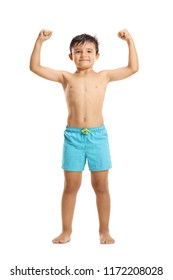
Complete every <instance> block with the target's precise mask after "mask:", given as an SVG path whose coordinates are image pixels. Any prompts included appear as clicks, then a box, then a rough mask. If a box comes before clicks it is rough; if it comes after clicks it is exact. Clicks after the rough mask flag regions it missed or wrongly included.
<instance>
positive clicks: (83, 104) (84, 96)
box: [63, 70, 107, 128]
mask: <svg viewBox="0 0 173 280" xmlns="http://www.w3.org/2000/svg"><path fill="white" fill-rule="evenodd" d="M106 85H107V82H106V79H105V75H104V71H102V72H99V73H96V72H94V71H93V70H91V71H89V72H88V73H86V72H84V73H74V74H71V73H68V72H65V74H64V83H63V88H64V93H65V97H66V102H67V108H68V119H67V124H68V125H69V126H71V127H81V128H83V127H97V126H100V125H103V123H104V121H103V116H102V107H103V101H104V96H105V91H106Z"/></svg>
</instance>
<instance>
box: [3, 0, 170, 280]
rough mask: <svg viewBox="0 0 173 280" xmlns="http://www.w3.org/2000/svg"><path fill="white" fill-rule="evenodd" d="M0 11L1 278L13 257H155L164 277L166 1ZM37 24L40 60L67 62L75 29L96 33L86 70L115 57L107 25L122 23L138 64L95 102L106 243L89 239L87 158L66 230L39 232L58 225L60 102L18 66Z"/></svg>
mask: <svg viewBox="0 0 173 280" xmlns="http://www.w3.org/2000/svg"><path fill="white" fill-rule="evenodd" d="M0 11H1V17H0V20H1V44H0V49H1V52H0V64H1V83H0V135H1V136H0V142H1V144H0V173H1V175H0V180H1V182H0V183H1V188H0V191H1V193H0V207H1V209H0V213H1V221H0V223H1V238H0V242H1V244H0V246H1V247H0V248H1V255H2V258H1V262H2V260H3V263H2V264H1V272H0V273H1V274H2V276H3V277H1V278H2V279H13V276H10V275H9V274H10V272H9V271H10V269H11V268H14V266H15V265H17V266H18V267H19V268H26V267H28V266H30V267H32V266H34V267H35V268H49V267H50V266H54V267H55V268H58V267H59V268H63V267H64V266H65V265H68V266H69V267H71V268H78V267H79V268H80V267H83V268H94V269H95V270H97V269H100V271H101V272H100V274H99V273H98V274H96V275H95V276H93V277H91V276H90V277H89V276H88V277H87V276H85V277H83V278H82V276H81V279H84V278H86V279H90V278H91V279H100V277H101V276H103V268H104V267H105V266H109V267H111V266H151V267H152V266H163V267H164V276H163V277H162V276H153V277H149V279H166V280H170V279H172V278H171V277H172V276H171V275H172V273H171V254H172V249H173V248H172V247H173V246H172V236H173V231H172V213H171V212H172V211H173V209H172V208H173V207H172V192H171V191H172V187H173V179H172V170H173V148H172V143H173V128H172V127H173V124H172V121H173V112H172V107H173V97H172V94H173V86H172V62H173V55H172V50H173V43H172V42H173V41H172V27H171V26H172V23H173V22H171V21H172V19H171V17H172V12H171V1H168V0H165V1H154V0H153V1H137V0H131V1H128V0H121V1H120V0H119V1H113V0H107V1H93V0H88V1H79V0H74V1H67V0H63V1H58V0H57V1H55V0H49V1H48V0H42V1H41V0H38V1H37V0H36V1H34V2H33V3H31V1H22V0H16V1H9V0H6V1H4V3H3V4H2V3H1V7H0ZM42 28H46V29H50V30H53V35H52V38H51V39H50V40H49V41H47V42H45V44H44V46H43V49H42V63H43V64H44V65H46V66H49V67H52V68H56V69H62V70H68V71H72V72H73V71H74V70H75V68H74V65H73V62H71V61H70V60H69V58H68V53H69V49H68V47H69V43H70V41H71V39H72V38H73V37H74V36H75V35H78V34H81V33H89V34H91V35H96V36H97V37H98V39H99V42H100V58H99V60H98V61H97V62H96V65H95V70H96V71H99V70H102V69H105V68H107V69H108V68H111V69H112V68H117V67H121V66H123V65H126V63H127V57H128V56H127V53H128V52H127V51H128V49H127V45H126V42H124V41H122V40H120V39H119V38H118V37H117V32H118V31H119V30H121V29H123V28H127V29H128V30H129V32H130V33H131V34H132V36H133V38H134V41H135V44H136V48H137V52H138V56H139V62H140V70H139V72H138V73H137V74H135V75H134V76H132V77H130V78H128V79H126V80H123V81H120V82H116V83H112V84H110V85H109V86H108V88H107V95H106V99H105V106H104V116H105V125H106V127H107V130H108V133H109V139H110V146H111V154H112V161H113V168H112V170H111V171H110V177H109V184H110V193H111V201H112V210H111V221H110V229H111V234H112V236H113V237H114V238H115V239H116V243H115V245H108V246H104V245H100V244H99V237H98V219H97V211H96V205H95V197H94V193H93V191H92V189H91V186H90V173H89V171H88V169H87V168H86V170H85V171H84V174H83V184H82V187H81V189H80V192H79V194H78V200H77V205H76V211H75V216H74V224H73V235H72V241H71V242H70V243H68V244H66V245H53V244H52V243H51V240H52V239H53V238H54V237H55V236H57V235H58V234H59V233H60V230H61V211H60V210H61V208H60V203H61V195H62V190H63V171H62V169H61V155H62V144H63V131H64V128H65V125H66V117H67V109H66V104H65V98H64V94H63V91H62V87H61V85H60V84H56V83H53V82H50V81H47V80H44V79H41V78H40V77H37V76H36V75H34V74H33V73H31V72H30V71H29V59H30V55H31V52H32V49H33V46H34V43H35V39H36V37H37V35H38V33H39V31H40V30H41V29H42ZM38 277H39V276H38ZM112 277H113V276H112ZM114 277H115V276H114ZM117 277H118V276H117ZM65 278H66V279H67V278H68V277H65ZM73 278H75V277H73V276H71V277H70V279H73ZM78 278H79V279H80V277H78ZM15 279H17V278H15ZM21 279H23V278H21ZM24 279H31V277H29V276H28V277H27V276H25V278H24ZM34 279H35V278H34ZM41 279H51V278H50V277H49V278H48V277H46V276H44V277H41ZM52 279H55V278H53V276H52ZM56 279H58V278H57V277H56ZM59 279H60V278H59ZM135 279H140V277H138V276H136V277H135ZM142 279H143V278H142ZM145 279H147V276H146V277H145Z"/></svg>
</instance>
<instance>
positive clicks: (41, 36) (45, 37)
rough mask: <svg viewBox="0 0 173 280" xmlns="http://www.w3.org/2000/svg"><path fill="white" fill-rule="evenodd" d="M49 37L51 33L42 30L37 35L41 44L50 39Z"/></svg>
mask: <svg viewBox="0 0 173 280" xmlns="http://www.w3.org/2000/svg"><path fill="white" fill-rule="evenodd" d="M51 36H52V31H50V30H46V29H42V30H41V31H40V33H39V35H38V39H39V40H41V41H42V42H44V41H46V40H48V39H50V37H51Z"/></svg>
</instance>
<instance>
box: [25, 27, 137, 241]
mask: <svg viewBox="0 0 173 280" xmlns="http://www.w3.org/2000/svg"><path fill="white" fill-rule="evenodd" d="M51 35H52V32H51V31H48V30H42V31H41V32H40V33H39V36H38V38H37V40H36V43H35V46H34V49H33V52H32V55H31V60H30V70H31V71H33V72H34V73H35V74H37V75H39V76H41V77H43V78H45V79H48V80H51V81H55V82H59V83H61V84H62V86H63V89H64V93H65V97H66V101H67V107H68V119H67V127H66V130H65V132H64V148H63V160H62V168H63V169H64V192H63V195H62V233H61V234H60V235H59V236H58V237H56V238H55V239H53V241H52V242H53V243H56V244H57V243H66V242H68V241H70V238H71V233H72V220H73V213H74V208H75V201H76V195H77V192H78V190H79V187H80V185H81V179H82V171H83V170H84V166H85V162H86V159H87V160H88V166H89V169H90V171H91V184H92V187H93V189H94V191H95V194H96V202H97V210H98V217H99V234H100V243H101V244H112V243H114V242H115V241H114V239H113V238H112V237H111V235H110V233H109V217H110V195H109V189H108V172H109V169H110V168H111V158H110V152H109V143H108V138H107V132H106V128H105V126H104V120H103V116H102V106H103V101H104V96H105V91H106V86H107V84H108V83H109V82H112V81H118V80H121V79H125V78H127V77H129V76H131V75H132V74H134V73H135V72H137V71H138V57H137V53H136V49H135V45H134V42H133V39H132V37H131V35H130V33H129V32H128V31H127V30H126V29H124V30H122V31H120V32H119V33H118V36H119V38H121V39H123V40H125V41H126V42H127V44H128V48H129V58H128V65H127V66H126V67H122V68H119V69H115V70H103V71H100V72H98V73H96V72H95V71H94V70H93V65H94V62H95V60H97V59H98V58H99V48H98V41H97V39H96V38H95V37H92V36H90V35H87V34H82V35H79V36H76V37H74V38H73V40H72V41H71V44H70V54H69V58H70V59H71V60H72V61H73V62H74V63H75V65H76V72H75V73H69V72H67V71H59V70H53V69H50V68H47V67H44V66H42V65H41V64H40V52H41V47H42V43H43V42H44V41H45V40H47V39H49V38H50V37H51Z"/></svg>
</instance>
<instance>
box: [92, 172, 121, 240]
mask: <svg viewBox="0 0 173 280" xmlns="http://www.w3.org/2000/svg"><path fill="white" fill-rule="evenodd" d="M91 183H92V186H93V189H94V191H95V194H96V202H97V209H98V216H99V224H100V227H99V233H100V243H102V244H111V243H114V242H115V241H114V239H113V238H112V237H111V236H110V234H109V218H110V195H109V189H108V170H105V171H95V172H93V171H92V172H91Z"/></svg>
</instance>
